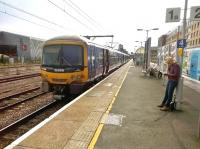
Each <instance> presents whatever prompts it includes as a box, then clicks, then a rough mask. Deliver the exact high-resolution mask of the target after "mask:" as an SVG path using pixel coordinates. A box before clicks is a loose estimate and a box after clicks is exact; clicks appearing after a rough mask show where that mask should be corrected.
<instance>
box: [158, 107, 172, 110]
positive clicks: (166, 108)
mask: <svg viewBox="0 0 200 149" xmlns="http://www.w3.org/2000/svg"><path fill="white" fill-rule="evenodd" d="M160 110H161V111H169V110H170V108H169V107H163V108H161V109H160Z"/></svg>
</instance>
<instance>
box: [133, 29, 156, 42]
mask: <svg viewBox="0 0 200 149" xmlns="http://www.w3.org/2000/svg"><path fill="white" fill-rule="evenodd" d="M152 30H159V28H152V29H141V28H138V29H137V31H146V32H147V37H146V40H147V39H148V34H149V31H152Z"/></svg>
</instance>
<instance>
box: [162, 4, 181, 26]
mask: <svg viewBox="0 0 200 149" xmlns="http://www.w3.org/2000/svg"><path fill="white" fill-rule="evenodd" d="M180 14H181V8H180V7H177V8H167V9H166V18H165V22H166V23H169V22H179V21H180Z"/></svg>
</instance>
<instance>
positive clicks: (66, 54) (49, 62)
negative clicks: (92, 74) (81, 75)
mask: <svg viewBox="0 0 200 149" xmlns="http://www.w3.org/2000/svg"><path fill="white" fill-rule="evenodd" d="M42 65H43V66H48V67H51V66H52V67H53V66H54V67H56V66H57V67H60V66H61V67H62V66H63V67H82V66H83V48H82V47H81V46H78V45H51V46H45V47H44V49H43V60H42Z"/></svg>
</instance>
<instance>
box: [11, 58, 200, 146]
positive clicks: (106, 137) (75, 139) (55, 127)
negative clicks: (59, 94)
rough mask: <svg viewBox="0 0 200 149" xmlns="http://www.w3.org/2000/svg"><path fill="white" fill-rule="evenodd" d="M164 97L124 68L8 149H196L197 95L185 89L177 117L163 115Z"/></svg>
mask: <svg viewBox="0 0 200 149" xmlns="http://www.w3.org/2000/svg"><path fill="white" fill-rule="evenodd" d="M122 83H123V84H122ZM186 84H188V85H189V86H190V85H192V83H191V82H187V83H186ZM164 91H165V86H163V82H162V80H158V79H156V78H150V77H145V76H144V75H143V73H142V72H141V68H138V67H134V66H133V64H132V62H129V63H128V64H126V65H124V66H123V67H121V68H120V69H118V70H117V71H115V72H114V73H113V74H112V75H111V76H110V77H108V78H107V79H105V80H104V81H102V82H101V83H99V84H98V85H97V86H96V87H95V88H93V89H91V90H90V91H88V92H86V93H84V94H83V95H82V96H80V97H79V98H77V99H76V100H75V101H73V102H72V103H70V105H68V106H66V107H63V108H62V109H61V110H59V111H58V112H57V113H55V114H54V115H52V116H51V117H49V118H48V119H47V120H45V121H44V123H41V124H40V125H38V127H35V128H34V129H32V130H30V132H28V133H27V134H26V135H24V136H23V137H22V138H20V139H19V140H17V141H16V142H14V143H13V144H11V145H10V146H9V147H8V148H14V149H86V148H89V149H92V148H95V149H200V143H199V142H200V140H199V139H198V138H197V128H198V125H197V124H198V119H199V113H200V91H199V92H198V90H193V89H191V88H189V87H184V100H183V105H182V111H176V112H163V111H160V109H159V108H158V107H157V105H158V104H160V102H161V100H162V97H163V95H164ZM27 136H28V137H27Z"/></svg>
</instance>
